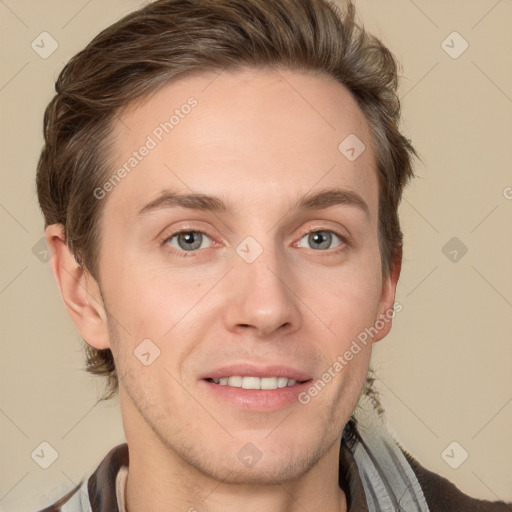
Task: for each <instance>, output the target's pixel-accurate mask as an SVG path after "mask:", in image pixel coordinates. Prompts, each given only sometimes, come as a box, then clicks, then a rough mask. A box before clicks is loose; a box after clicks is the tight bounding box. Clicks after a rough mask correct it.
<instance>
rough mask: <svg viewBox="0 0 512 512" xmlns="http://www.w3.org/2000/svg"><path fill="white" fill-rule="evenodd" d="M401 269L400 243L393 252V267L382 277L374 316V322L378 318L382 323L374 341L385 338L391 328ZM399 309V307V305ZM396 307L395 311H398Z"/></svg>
mask: <svg viewBox="0 0 512 512" xmlns="http://www.w3.org/2000/svg"><path fill="white" fill-rule="evenodd" d="M401 269H402V246H401V245H400V246H399V247H397V248H396V249H395V254H394V257H393V268H392V269H391V272H390V273H389V276H387V277H386V278H384V279H383V281H382V295H381V298H380V301H379V307H378V311H377V314H378V317H377V318H376V324H377V322H378V321H379V320H380V322H379V324H377V325H381V324H382V323H383V324H384V325H383V326H382V328H381V329H378V332H377V334H375V336H374V338H373V340H372V341H373V342H374V343H376V342H377V341H380V340H381V339H382V338H385V337H386V336H387V335H388V333H389V331H390V330H391V325H392V323H393V322H392V318H393V317H394V316H395V314H394V313H393V311H394V309H395V308H394V303H395V293H396V285H397V283H398V278H399V277H400V271H401ZM400 310H401V307H400ZM400 310H399V309H396V311H400Z"/></svg>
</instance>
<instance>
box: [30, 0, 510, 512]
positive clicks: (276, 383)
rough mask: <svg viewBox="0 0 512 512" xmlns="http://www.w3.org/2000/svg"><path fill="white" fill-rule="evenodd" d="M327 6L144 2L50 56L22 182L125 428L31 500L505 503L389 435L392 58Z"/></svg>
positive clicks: (404, 174)
mask: <svg viewBox="0 0 512 512" xmlns="http://www.w3.org/2000/svg"><path fill="white" fill-rule="evenodd" d="M354 16H355V11H354V7H353V5H352V4H350V3H347V4H344V9H343V11H338V10H337V9H336V8H335V7H334V6H332V5H331V4H328V3H327V2H325V1H324V0H307V1H305V0H243V1H242V0H212V1H210V2H205V1H201V0H160V1H157V2H154V3H152V4H149V5H147V6H146V7H144V8H143V9H141V10H139V11H137V12H134V13H132V14H130V15H128V16H126V17H125V18H124V19H122V20H121V21H119V22H117V23H116V24H114V25H112V26H111V27H109V28H107V29H106V30H105V31H103V32H102V33H101V34H99V35H98V36H97V37H96V38H95V39H94V40H93V41H92V42H91V43H90V44H89V45H88V47H87V48H86V49H85V50H83V51H82V52H80V53H79V54H78V55H77V56H75V57H74V58H73V59H71V61H70V62H69V63H68V64H67V65H66V67H65V69H64V70H63V72H62V73H61V75H60V76H59V79H58V81H57V83H56V90H57V95H56V96H55V98H54V99H53V100H52V102H51V103H50V105H49V106H48V108H47V111H46V115H45V147H44V148H43V152H42V154H41V158H40V162H39V166H38V174H37V189H38V197H39V202H40V205H41V209H42V211H43V214H44V217H45V226H46V237H47V241H48V244H49V246H50V248H51V251H52V256H53V257H52V259H51V265H52V270H53V272H54V275H55V278H56V281H57V284H58V286H59V289H60V291H61V294H62V297H63V300H64V302H65V304H66V307H67V309H68V311H69V313H70V315H71V317H72V319H73V321H74V323H75V325H76V327H77V329H78V331H79V332H80V335H81V336H82V337H83V339H84V340H85V342H86V351H87V357H88V369H89V371H91V372H93V373H96V374H100V375H106V377H107V379H108V384H107V385H108V390H107V394H106V398H108V397H110V396H113V395H114V394H115V393H116V392H117V391H119V396H120V403H121V412H122V418H123V426H124V430H125V434H126V440H127V443H126V444H123V445H120V446H118V447H116V448H113V450H112V451H111V452H110V453H109V454H108V455H107V456H106V457H105V459H104V460H103V462H102V463H101V464H100V466H99V467H98V469H97V470H96V471H95V472H94V474H93V475H91V476H90V477H88V478H87V479H84V480H83V481H82V482H81V484H80V485H79V486H77V488H75V489H72V490H70V492H69V493H68V494H67V495H66V496H64V497H63V498H62V499H61V500H59V502H57V503H56V504H54V505H53V506H51V507H49V508H47V509H45V510H62V511H65V512H67V511H82V510H83V511H92V512H100V511H101V512H106V511H115V510H119V511H127V512H134V511H138V510H145V511H152V512H160V511H164V510H165V511H169V510H173V511H174V510H177V511H178V510H183V511H189V512H193V511H199V512H202V511H209V512H217V511H223V512H228V511H234V510H237V511H238V510H244V511H247V512H250V511H256V510H270V511H276V512H284V511H287V512H292V511H293V512H294V511H298V510H307V511H311V512H313V511H319V510H322V511H325V510H328V511H347V510H353V511H363V510H375V511H377V510H378V511H381V510H407V511H436V510H481V511H486V510H489V511H491V510H492V511H494V510H496V511H499V510H510V508H511V506H510V505H509V506H507V505H506V504H505V503H490V502H483V501H480V500H475V499H472V498H470V497H468V496H465V495H464V494H462V493H461V492H460V491H458V490H457V489H456V488H455V487H454V486H453V485H452V484H450V483H449V482H447V481H446V480H445V479H443V478H441V477H439V476H437V475H435V474H433V473H431V472H429V471H427V470H426V469H424V468H423V467H422V466H420V465H419V464H418V462H416V461H415V460H414V459H413V458H412V457H411V456H410V455H409V454H408V453H406V452H405V451H403V450H402V449H401V448H400V447H399V446H398V445H397V444H396V443H395V442H394V441H393V440H392V438H391V437H390V436H389V434H388V433H386V431H385V429H384V428H383V426H382V424H381V423H380V421H379V418H378V410H379V406H378V401H377V400H376V398H375V394H374V392H373V390H372V386H371V384H372V378H371V374H370V376H369V374H368V371H369V364H370V356H371V350H372V344H373V343H375V342H377V341H379V340H381V339H382V338H384V337H385V336H386V335H387V333H388V332H389V330H390V328H391V324H392V319H393V317H394V314H395V309H397V308H398V307H400V305H399V304H398V303H395V290H396V285H397V281H398V278H399V274H400V267H401V245H402V233H401V231H400V225H399V220H398V214H397V209H398V204H399V202H400V198H401V194H402V190H403V188H404V186H405V185H406V183H407V182H408V181H409V179H410V178H411V177H412V175H413V171H412V164H411V158H412V156H413V155H414V154H415V151H414V148H413V147H412V145H411V144H410V142H409V141H408V140H407V139H406V138H405V137H404V136H403V135H402V134H401V133H400V132H399V130H398V122H399V102H398V98H397V96H396V85H397V75H396V64H395V61H394V59H393V57H392V55H391V54H390V52H389V51H388V50H387V49H386V48H385V47H384V46H383V45H382V44H381V43H380V42H379V41H378V40H377V39H376V38H373V37H372V36H370V35H369V34H367V33H365V32H364V31H363V30H362V29H361V28H360V27H359V26H358V25H357V24H356V22H355V19H354Z"/></svg>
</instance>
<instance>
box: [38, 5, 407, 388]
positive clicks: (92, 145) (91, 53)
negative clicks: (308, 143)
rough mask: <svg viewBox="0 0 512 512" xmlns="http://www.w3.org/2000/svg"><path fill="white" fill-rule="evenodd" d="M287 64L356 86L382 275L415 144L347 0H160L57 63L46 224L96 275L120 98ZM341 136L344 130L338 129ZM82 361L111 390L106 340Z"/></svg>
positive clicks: (372, 44)
mask: <svg viewBox="0 0 512 512" xmlns="http://www.w3.org/2000/svg"><path fill="white" fill-rule="evenodd" d="M247 66H249V67H258V68H261V67H267V68H287V69H292V70H302V71H307V72H313V73H315V74H317V75H319V76H326V77H329V78H333V79H335V80H336V81H338V82H339V83H340V84H342V85H344V86H345V87H346V88H347V89H348V90H349V91H350V92H351V93H352V95H353V97H354V98H355V100H356V101H357V104H358V105H359V107H360V109H361V110H362V112H363V113H364V115H365V117H366V119H367V121H368V123H369V126H370V129H371V133H372V137H373V141H372V143H373V145H374V149H375V154H376V164H377V173H378V182H379V248H380V253H381V262H382V272H383V275H385V276H387V275H389V273H390V271H391V269H392V268H393V262H394V259H395V257H396V256H397V255H401V246H402V238H403V236H402V232H401V229H400V224H399V218H398V205H399V203H400V199H401V196H402V190H403V188H404V186H405V185H406V183H407V182H408V180H409V179H410V178H411V177H412V176H413V170H412V165H411V160H412V156H413V155H415V156H417V154H416V151H415V150H414V148H413V147H412V145H411V143H410V141H409V140H408V139H406V138H405V137H404V136H403V135H402V134H401V133H400V131H399V127H398V124H399V120H400V102H399V99H398V96H397V81H398V77H397V67H398V64H397V62H396V60H395V59H394V57H393V55H392V53H391V52H390V51H389V50H388V49H387V48H386V47H385V46H384V45H383V44H382V43H381V42H380V40H379V39H377V38H376V37H374V36H372V35H370V34H368V33H367V32H366V31H365V30H364V28H363V27H362V26H361V25H360V24H358V23H357V21H356V19H355V7H354V5H353V4H352V3H351V1H350V0H346V1H343V4H342V6H338V5H335V4H333V3H330V2H328V0H158V1H156V2H153V3H150V4H148V5H146V6H145V7H143V8H141V9H139V10H137V11H135V12H132V13H130V14H128V15H127V16H125V17H124V18H123V19H121V20H120V21H118V22H116V23H114V24H113V25H111V26H109V27H108V28H106V29H105V30H103V31H102V32H101V33H100V34H99V35H98V36H96V37H95V38H94V39H93V40H92V41H91V42H90V43H89V44H88V45H87V47H86V48H85V49H83V50H82V51H80V52H79V53H78V54H77V55H75V56H74V57H73V58H72V59H71V60H70V61H69V62H68V63H67V64H66V66H65V67H64V69H63V70H62V72H61V73H60V75H59V77H58V80H57V82H56V84H55V88H56V91H57V94H56V95H55V96H54V98H53V99H52V100H51V102H50V103H49V105H48V107H47V108H46V111H45V115H44V141H45V143H44V147H43V150H42V152H41V156H40V159H39V163H38V168H37V178H36V181H37V193H38V199H39V203H40V206H41V210H42V212H43V215H44V219H45V227H46V226H48V225H50V224H59V223H60V224H63V225H64V232H65V238H66V243H67V245H68V247H69V248H70V250H71V252H72V254H73V255H74V257H75V259H76V261H77V262H78V263H79V264H80V265H81V266H82V267H83V268H85V269H87V270H88V271H89V273H90V274H91V275H92V276H93V277H94V278H95V279H96V280H97V281H98V283H100V280H99V277H100V276H99V254H100V243H101V240H100V222H101V212H102V205H103V204H104V201H99V200H98V199H96V197H95V196H94V195H93V191H94V190H95V189H96V188H97V187H100V186H101V185H102V184H103V183H105V181H106V177H108V176H109V175H111V174H112V167H111V165H110V162H109V157H108V155H109V152H108V142H109V135H110V133H111V128H112V121H113V120H114V118H115V117H116V115H117V114H118V112H119V111H120V109H121V108H124V107H126V106H127V105H129V104H131V103H132V102H133V101H134V100H135V99H140V98H144V97H145V96H148V95H150V94H153V93H155V92H156V91H158V90H159V89H160V88H161V87H163V86H164V85H166V84H167V83H169V81H171V80H172V79H174V78H176V77H178V76H183V75H184V74H185V73H187V72H207V71H221V70H225V69H229V70H236V69H237V68H241V67H247ZM340 142H341V141H340ZM86 355H87V371H89V372H91V373H94V374H99V375H105V376H107V394H106V395H105V396H106V398H110V397H111V396H113V395H114V394H115V393H116V392H117V390H118V377H117V373H116V368H115V364H114V359H113V357H112V353H111V351H110V350H109V349H106V350H97V349H94V348H93V347H91V346H90V345H88V344H86Z"/></svg>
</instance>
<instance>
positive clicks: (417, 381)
mask: <svg viewBox="0 0 512 512" xmlns="http://www.w3.org/2000/svg"><path fill="white" fill-rule="evenodd" d="M138 5H140V2H138V1H135V0H108V1H106V2H103V1H100V0H92V1H89V2H86V1H85V0H67V1H65V2H64V1H58V0H47V1H45V2H41V1H36V0H17V1H15V0H5V2H0V37H1V41H0V43H1V48H0V51H1V62H2V65H1V70H0V73H1V75H0V108H1V119H2V123H1V127H0V130H1V133H0V144H1V159H2V165H1V166H0V173H1V176H0V183H1V188H0V223H1V233H2V237H1V242H0V243H1V245H0V247H1V255H2V265H1V267H0V314H1V324H0V325H1V357H0V375H1V387H0V431H1V437H0V461H1V462H0V465H1V467H0V506H1V507H2V509H4V510H6V511H10V510H12V511H18V510H19V511H24V510H30V509H36V508H42V506H44V505H45V504H49V503H51V502H53V501H55V500H56V499H57V498H59V497H60V496H62V495H63V494H64V493H65V492H66V491H67V490H69V489H71V487H72V486H73V485H74V484H75V483H78V481H80V480H81V479H82V478H85V477H87V476H88V475H89V474H90V473H91V472H92V471H93V470H94V469H95V468H96V467H97V465H98V464H99V462H100V461H101V459H102V458H103V457H104V456H105V455H106V453H107V451H108V450H110V449H111V448H112V447H114V446H115V445H116V444H118V443H121V442H124V433H123V429H122V424H121V419H120V412H119V404H118V400H117V399H114V400H112V401H111V402H109V403H97V399H98V396H99V393H100V391H101V390H102V381H101V379H99V378H94V377H92V376H89V375H88V374H86V373H85V371H83V370H82V367H83V364H84V356H83V352H82V340H81V338H80V336H79V335H78V333H77V331H76V329H75V328H74V325H73V323H72V322H71V320H70V318H69V316H68V314H67V312H66V310H65V307H64V304H63V302H62V300H61V297H60V295H59V292H58V290H57V287H56V285H55V282H54V280H53V276H52V274H51V270H50V266H49V263H48V262H45V261H41V257H42V256H41V253H40V250H41V246H40V245H38V244H40V243H41V242H40V240H41V238H42V237H43V233H44V231H43V221H42V216H41V214H40V212H39V209H38V205H37V199H36V194H35V184H34V177H35V168H36V163H37V158H38V155H39V152H40V150H41V145H42V119H43V112H44V108H45V106H46V104H47V103H48V101H49V100H50V99H51V98H52V96H53V94H54V90H53V83H54V81H55V79H56V78H57V76H58V73H59V72H60V70H61V69H62V67H63V66H64V64H65V62H66V61H67V60H68V59H69V58H70V57H71V56H72V55H74V54H75V53H76V52H77V51H79V50H80V49H81V48H83V47H84V46H85V44H86V43H88V42H89V41H90V40H91V39H92V37H93V36H95V35H96V34H97V33H98V32H99V31H100V30H101V29H103V28H104V27H106V26H108V25H109V24H111V23H112V22H113V21H115V20H117V19H119V18H120V17H121V16H123V15H124V14H125V13H127V12H128V11H130V10H132V9H134V8H136V7H137V6H138ZM357 7H358V9H359V12H360V15H361V18H362V19H363V21H364V24H365V26H366V27H367V28H369V29H370V30H371V31H372V32H374V33H375V34H377V35H378V36H380V37H381V38H382V40H383V41H384V42H385V43H386V44H387V45H388V46H389V48H390V49H391V50H392V51H393V53H394V54H395V55H396V56H397V57H398V59H399V60H400V62H401V63H402V67H403V71H402V73H401V75H402V77H401V84H400V94H401V97H402V112H403V124H402V127H403V130H404V132H405V134H406V135H407V137H409V138H411V139H412V141H413V144H414V145H415V147H416V148H417V149H418V151H419V152H420V154H421V157H422V158H423V163H422V162H417V164H416V173H417V176H418V177H417V178H416V180H415V182H414V183H413V184H412V185H411V186H410V187H409V188H408V189H407V191H406V193H405V196H404V200H403V202H402V205H401V207H400V212H401V219H402V228H403V231H404V236H405V248H404V261H403V267H402V275H401V278H400V281H399V286H398V291H397V297H396V299H397V300H398V301H399V302H400V303H401V304H402V307H403V309H402V311H401V312H400V313H399V314H397V316H396V318H395V320H394V325H393V329H392V331H391V334H390V335H389V336H388V337H387V338H385V339H384V340H383V341H381V342H379V343H378V344H377V345H376V347H375V353H374V361H373V365H374V367H375V368H376V371H377V375H378V377H379V381H378V388H379V390H380V391H381V394H382V402H383V404H384V407H385V409H386V419H387V421H388V425H389V428H390V429H391V431H392V432H393V433H394V434H395V436H396V438H397V439H398V440H399V441H400V442H401V443H402V445H403V446H404V447H405V448H406V449H407V450H408V451H409V452H411V453H412V454H413V455H414V456H415V457H417V458H418V459H419V461H420V462H421V463H422V464H423V465H424V466H425V467H427V468H429V469H430V470H432V471H435V472H437V473H440V474H441V475H443V476H445V477H447V478H448V479H449V480H451V481H453V482H454V483H455V484H456V485H457V486H458V487H460V488H461V489H462V490H463V491H464V492H466V493H468V494H470V495H472V496H475V497H481V498H485V499H490V500H497V499H503V500H509V501H512V476H511V475H512V441H511V432H512V372H511V371H510V368H511V361H512V342H511V340H512V321H511V320H512V271H511V262H512V229H511V224H512V223H511V220H512V173H511V163H510V162H511V161H512V144H511V143H510V139H511V134H512V66H511V60H510V53H511V50H512V31H511V30H510V27H511V26H512V3H510V2H504V1H496V0H478V1H476V0H472V1H468V0H451V1H450V2H446V1H441V0H429V1H427V0H415V1H414V2H413V1H412V0H358V1H357ZM44 31H46V32H48V33H49V34H51V36H52V37H53V38H54V39H55V40H56V41H57V43H58V48H57V50H56V51H55V52H54V53H53V54H52V55H50V56H49V57H48V58H46V59H43V58H41V57H40V56H39V55H38V53H36V52H35V51H34V50H33V49H32V47H31V43H32V41H34V40H36V42H37V41H40V37H39V35H40V34H41V33H42V32H44ZM454 31H456V32H458V33H459V34H460V36H461V37H462V38H463V39H464V40H465V41H467V43H468V45H469V46H468V48H467V50H466V51H465V52H464V53H462V54H461V55H460V56H458V57H457V58H453V56H454V55H455V53H457V52H458V51H460V49H461V48H462V45H463V44H464V41H463V40H462V39H461V38H460V37H459V36H457V35H455V36H454V35H451V36H450V34H452V32H454ZM445 40H446V42H445V43H444V44H443V41H445ZM443 46H444V48H446V49H447V50H448V51H449V52H451V53H452V56H450V55H449V54H448V53H447V52H446V51H445V49H443ZM47 48H48V47H47ZM453 237H456V238H457V240H455V241H452V242H451V244H452V245H448V246H446V244H447V243H448V242H449V241H450V240H451V239H452V238H453ZM453 244H455V245H453ZM464 247H466V249H467V252H466V253H465V254H464V255H463V256H462V257H461V254H462V250H463V248H464ZM454 250H455V251H457V254H456V256H457V257H456V261H452V259H453V258H454V256H455V253H454V252H453V251H454ZM450 252H451V254H450ZM42 259H43V260H44V257H43V258H42ZM43 441H46V442H48V443H50V444H51V445H52V446H53V447H54V448H55V449H56V451H57V452H58V459H57V460H56V461H55V463H54V464H53V465H51V466H50V467H49V468H48V469H46V470H45V469H42V468H40V467H39V466H38V465H37V464H36V463H35V462H34V460H33V459H32V457H31V453H32V452H33V451H34V449H35V448H36V447H38V446H39V445H40V443H41V442H43ZM453 441H456V442H457V443H459V444H460V446H461V447H462V448H463V449H464V450H466V451H467V452H468V453H469V457H468V459H467V460H466V461H465V462H464V463H463V464H461V465H460V467H458V468H457V469H452V467H450V466H449V465H448V464H447V463H446V462H445V460H444V459H443V457H442V456H441V454H442V453H443V451H444V450H445V448H447V447H448V446H449V445H450V443H452V442H453ZM457 450H460V448H456V451H455V452H453V453H454V456H455V457H460V453H461V452H460V451H457Z"/></svg>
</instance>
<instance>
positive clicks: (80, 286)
mask: <svg viewBox="0 0 512 512" xmlns="http://www.w3.org/2000/svg"><path fill="white" fill-rule="evenodd" d="M46 242H47V244H48V247H49V249H50V252H51V259H50V265H51V268H52V272H53V276H54V277H55V281H56V282H57V286H58V288H59V291H60V294H61V297H62V299H63V300H64V303H65V304H66V308H67V310H68V312H69V314H70V316H71V319H72V320H73V322H74V324H75V325H76V328H77V329H78V331H79V332H80V335H81V336H82V338H83V339H84V340H85V341H86V342H87V343H88V344H89V345H91V346H93V347H94V348H97V349H106V348H110V337H109V332H108V324H107V316H106V314H105V306H104V304H103V299H102V297H101V292H100V288H99V286H98V284H97V282H96V280H95V279H94V278H93V277H92V276H91V274H90V273H89V272H87V270H84V269H82V267H80V265H79V264H78V263H77V261H76V260H75V258H74V256H73V255H72V254H71V252H70V250H69V247H68V246H67V245H66V235H65V232H64V226H63V225H62V224H52V225H50V226H48V227H47V228H46Z"/></svg>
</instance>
